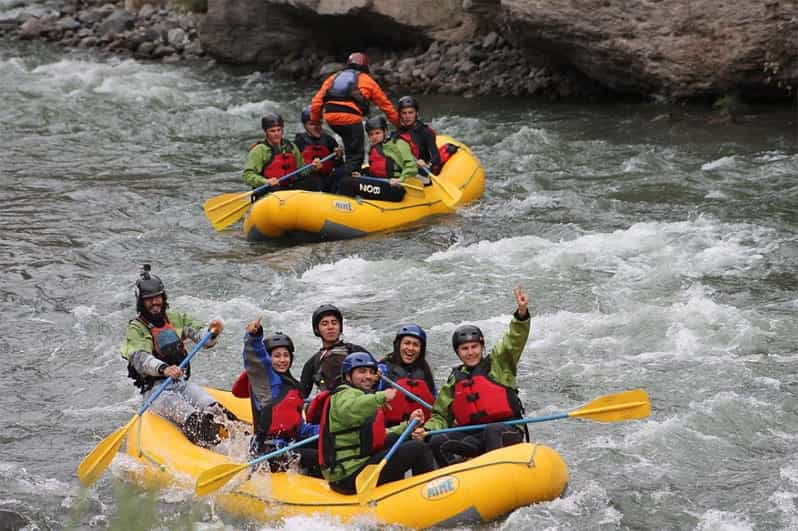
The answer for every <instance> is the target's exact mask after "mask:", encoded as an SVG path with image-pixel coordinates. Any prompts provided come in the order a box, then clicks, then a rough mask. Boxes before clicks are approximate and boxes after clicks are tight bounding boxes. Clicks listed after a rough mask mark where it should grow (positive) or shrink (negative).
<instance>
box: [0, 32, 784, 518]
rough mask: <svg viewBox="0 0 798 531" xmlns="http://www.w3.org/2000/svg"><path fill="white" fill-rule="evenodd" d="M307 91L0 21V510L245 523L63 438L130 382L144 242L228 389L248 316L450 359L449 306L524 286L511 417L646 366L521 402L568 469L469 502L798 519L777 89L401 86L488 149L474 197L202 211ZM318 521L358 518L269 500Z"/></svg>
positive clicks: (486, 306)
mask: <svg viewBox="0 0 798 531" xmlns="http://www.w3.org/2000/svg"><path fill="white" fill-rule="evenodd" d="M315 88H316V87H314V86H297V85H294V84H288V83H284V82H278V81H274V80H272V79H270V78H269V77H267V76H264V75H261V74H259V73H251V72H241V71H233V70H228V69H223V68H220V67H217V66H212V65H209V64H204V63H203V64H197V65H192V66H185V65H183V66H174V65H161V64H149V63H139V62H136V61H132V60H119V59H116V60H114V59H107V58H105V59H103V58H100V57H98V56H97V55H94V54H92V53H91V52H81V53H67V52H64V51H62V50H60V49H57V48H54V47H50V46H47V45H43V44H39V43H19V42H15V41H0V100H2V104H1V105H0V184H1V185H2V190H1V191H0V200H2V202H3V208H2V209H1V210H0V227H2V231H0V242H1V243H2V247H3V249H4V250H5V252H3V253H2V255H0V266H1V267H2V273H0V274H2V278H3V280H2V282H1V283H0V311H2V316H3V317H2V319H3V323H4V326H3V328H4V333H3V337H2V339H0V352H2V360H3V365H4V368H3V370H2V371H0V382H1V385H2V390H3V392H2V393H0V411H2V412H3V413H2V418H1V419H0V486H1V487H0V510H4V511H13V512H16V513H19V514H21V515H23V516H25V517H26V518H28V519H29V520H30V522H31V526H32V528H38V529H61V528H78V529H87V528H109V527H110V528H114V529H148V528H151V527H153V526H159V525H160V526H162V527H163V528H170V529H174V528H189V527H190V526H191V525H192V524H194V525H195V527H196V528H198V529H234V528H236V529H237V528H250V529H259V528H261V525H262V524H257V523H254V522H245V521H240V520H236V519H235V518H233V517H232V516H230V515H227V514H219V513H217V512H216V511H215V510H214V509H213V507H212V506H211V505H210V504H209V502H208V501H206V500H198V499H196V498H194V497H193V496H192V495H191V494H190V493H186V492H183V491H179V490H166V491H161V492H156V493H148V492H145V491H142V490H139V489H137V488H132V487H131V486H129V485H128V484H126V483H125V482H123V481H122V480H121V479H120V476H121V474H120V470H121V469H122V467H124V463H121V464H120V463H119V461H120V460H119V459H117V462H115V463H114V465H113V466H112V467H111V472H109V473H106V474H105V476H104V477H103V478H102V479H101V480H100V481H99V482H98V483H97V484H96V485H95V486H94V487H93V488H92V489H90V490H81V489H80V486H79V484H78V481H77V478H76V475H75V469H76V467H77V464H78V463H79V461H80V460H81V458H82V457H83V456H85V455H86V454H87V453H88V452H89V451H90V450H91V449H92V448H93V447H94V445H95V444H97V443H98V442H99V441H100V440H101V439H102V438H103V437H105V436H106V435H108V434H110V433H111V432H112V431H113V430H115V429H116V428H118V427H120V426H122V425H123V424H124V423H125V422H127V420H128V419H129V418H130V417H131V416H132V414H133V413H134V412H135V411H136V407H137V406H138V404H139V403H140V402H139V398H138V396H137V393H136V392H135V390H134V388H133V386H132V385H131V383H130V381H129V380H128V379H127V377H126V370H125V363H124V362H123V361H122V359H121V358H120V356H119V353H118V345H119V343H120V341H121V339H122V336H123V334H124V330H125V326H126V323H127V321H128V320H129V319H131V318H132V317H134V298H133V284H134V282H135V279H136V275H137V271H138V267H139V265H140V264H141V263H143V262H148V263H152V264H153V269H154V271H155V272H156V273H157V274H159V275H160V276H161V277H162V278H163V279H164V281H165V282H166V285H167V290H168V292H169V297H170V302H171V303H172V306H173V307H174V308H177V309H180V310H183V311H187V312H189V313H192V314H193V315H195V316H196V317H198V318H201V319H210V318H211V317H214V316H221V317H222V318H224V320H225V322H226V330H225V334H224V335H223V336H222V338H221V339H220V344H219V345H218V347H217V348H216V349H214V350H212V351H207V352H203V353H202V354H201V355H200V356H198V357H197V358H196V361H195V363H194V378H195V379H196V381H198V382H202V383H206V384H210V385H216V386H220V387H227V388H229V386H230V385H231V382H232V380H233V378H234V376H235V375H237V373H238V372H239V370H240V368H241V361H240V348H241V344H240V337H241V334H242V332H243V327H244V324H245V323H246V322H247V321H248V320H250V319H253V318H254V317H256V316H258V315H259V314H263V315H264V323H265V326H266V328H267V329H278V330H283V331H285V332H287V333H289V334H290V335H291V336H292V337H293V339H294V342H295V343H296V345H297V349H298V354H297V356H298V363H297V365H298V364H299V362H304V360H305V359H307V357H308V356H309V355H310V354H311V353H312V352H313V351H314V350H315V349H316V348H317V343H316V340H315V338H314V337H313V335H312V333H311V329H310V314H311V312H312V310H313V309H314V308H315V307H316V306H317V305H319V304H321V303H327V302H332V303H335V304H337V305H338V306H339V307H341V308H342V309H343V311H344V314H345V319H346V320H345V335H346V338H347V339H348V340H350V341H353V342H356V343H359V344H362V345H365V346H368V347H370V348H371V349H372V351H373V352H376V353H383V352H386V351H387V350H388V348H389V346H390V343H391V340H392V335H393V333H394V331H395V330H396V328H397V325H398V324H400V323H404V322H407V321H415V322H418V323H420V324H421V325H422V326H423V327H425V328H426V329H427V331H428V334H429V337H430V340H429V351H430V354H429V357H430V359H431V361H432V365H434V367H435V375H436V377H437V379H439V381H442V380H443V379H445V377H446V376H447V375H448V371H449V369H450V367H451V366H453V365H454V364H455V357H454V354H453V352H452V351H451V346H450V342H449V341H450V340H449V338H450V335H451V332H452V330H453V329H454V327H456V326H457V325H459V324H461V323H463V322H470V323H475V324H477V325H478V326H480V327H482V329H483V330H484V331H485V333H486V336H487V340H488V343H489V344H493V343H495V342H496V341H497V340H498V339H499V338H500V337H501V335H502V334H503V332H504V330H505V329H506V326H507V323H508V319H509V317H510V314H511V312H512V311H513V307H514V300H513V297H512V288H513V287H514V286H515V285H516V284H519V283H520V284H523V286H524V287H525V288H526V290H527V291H528V293H529V295H530V298H531V302H532V304H531V310H532V312H533V322H532V334H531V336H530V339H529V342H528V344H527V347H526V350H525V352H524V356H523V359H522V362H521V366H520V370H519V385H520V388H521V390H522V398H523V400H524V403H525V405H526V409H527V413H528V414H530V415H546V414H552V413H557V412H562V411H569V410H573V409H576V408H578V407H580V406H581V405H583V404H585V403H587V402H589V401H590V400H591V399H593V398H595V397H598V396H601V395H603V394H607V393H614V392H619V391H623V390H626V389H632V388H637V387H642V388H644V389H646V390H647V391H648V393H649V394H650V396H651V401H652V408H653V409H652V415H651V417H650V418H648V419H645V420H639V421H632V422H624V423H613V424H599V423H596V422H591V421H585V420H578V419H569V420H560V421H557V422H548V423H542V424H535V425H533V427H532V428H531V434H532V437H533V439H534V440H536V441H540V442H544V443H546V444H548V445H550V446H552V447H554V448H556V449H557V450H558V451H559V452H560V453H561V454H562V456H563V457H564V459H565V461H566V462H567V463H568V465H569V469H570V474H571V483H570V487H569V490H568V493H567V495H566V496H565V497H564V498H562V499H559V500H557V501H554V502H551V503H545V504H540V505H536V506H531V507H525V508H522V509H519V510H517V511H515V512H514V513H513V514H511V515H510V516H509V517H507V518H506V519H504V520H502V521H500V522H494V523H491V524H489V525H486V526H482V527H483V528H488V529H701V530H709V529H723V530H748V529H798V508H796V498H797V497H798V464H796V462H795V459H794V458H795V455H796V452H795V447H796V444H798V375H796V366H797V365H798V352H797V351H796V344H798V319H796V317H798V279H797V278H796V270H798V244H797V243H798V242H797V241H796V239H797V233H798V184H797V181H796V176H797V175H798V146H797V142H796V140H797V138H798V130H797V127H798V126H797V125H796V124H797V123H798V116H796V111H795V108H790V107H766V108H752V109H749V112H748V113H747V114H746V115H745V116H743V117H742V119H741V122H742V123H739V124H723V123H715V122H713V119H712V116H711V115H710V114H708V113H707V112H705V111H704V110H702V109H693V108H670V107H666V106H664V105H651V104H620V103H618V104H586V103H584V104H563V103H560V104H551V103H548V102H545V101H536V100H507V99H482V100H464V99H460V98H453V97H435V98H432V97H421V102H422V114H423V117H424V118H426V119H427V120H428V121H429V122H430V123H431V124H432V125H433V127H434V128H435V129H436V130H438V131H439V132H445V133H447V134H450V135H452V136H454V137H456V138H458V139H460V140H462V141H464V142H465V143H467V144H468V145H470V146H471V147H472V148H473V150H474V152H475V153H476V155H477V156H478V157H479V158H480V160H481V161H482V163H483V165H484V167H485V170H486V175H487V182H486V189H485V194H484V197H483V198H482V200H480V201H479V202H477V203H475V204H473V205H472V206H469V207H467V208H464V209H462V210H461V211H460V212H458V213H457V214H456V215H451V216H446V217H442V218H439V219H436V220H434V221H432V222H428V223H424V224H421V225H420V226H417V227H413V228H409V229H404V230H400V231H396V232H393V233H390V234H380V235H375V236H372V237H369V238H363V239H358V240H352V241H343V242H327V243H318V244H303V245H295V246H290V247H286V246H278V245H274V244H252V243H249V242H247V241H246V240H245V239H244V238H243V237H242V235H241V233H240V229H239V227H240V226H238V227H236V229H234V230H230V231H226V232H223V233H220V234H217V233H215V232H214V231H213V229H212V228H211V226H210V225H209V223H208V222H207V220H206V219H205V217H204V216H203V212H202V207H201V205H202V202H203V200H205V199H207V198H209V197H211V196H214V195H216V194H221V193H226V192H236V191H242V190H244V189H245V187H244V186H243V184H242V183H241V181H240V168H241V167H242V166H243V162H244V159H245V156H246V150H247V147H248V145H249V144H250V143H251V142H253V141H255V140H257V139H258V138H259V136H260V132H259V117H260V115H261V114H262V113H263V112H265V111H267V110H269V111H274V110H276V111H278V112H281V113H282V114H283V115H284V116H286V117H287V118H288V121H289V123H290V126H289V130H290V131H294V130H296V129H298V128H299V123H298V117H299V111H300V109H301V108H302V106H303V105H304V104H305V103H306V102H307V101H308V99H309V98H310V96H311V95H312V93H313V91H314V90H315ZM392 96H393V97H394V98H396V97H397V96H398V95H395V94H394V95H392ZM298 369H299V368H298V367H295V372H297V373H298ZM358 526H359V527H361V528H363V527H368V523H360V524H358ZM320 527H327V528H337V529H350V528H351V527H347V526H345V525H342V524H340V523H337V522H335V521H332V520H330V519H329V518H326V517H323V516H314V517H303V518H292V519H289V520H287V521H284V522H274V523H272V524H269V525H267V526H265V528H266V529H271V528H276V529H297V530H298V529H308V528H311V529H312V528H320Z"/></svg>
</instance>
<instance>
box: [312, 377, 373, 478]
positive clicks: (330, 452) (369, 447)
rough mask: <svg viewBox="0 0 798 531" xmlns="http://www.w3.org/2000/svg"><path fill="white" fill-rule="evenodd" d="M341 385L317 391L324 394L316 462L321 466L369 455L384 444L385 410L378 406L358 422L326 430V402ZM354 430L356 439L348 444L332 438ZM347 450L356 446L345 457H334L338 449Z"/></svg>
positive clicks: (329, 400) (331, 465)
mask: <svg viewBox="0 0 798 531" xmlns="http://www.w3.org/2000/svg"><path fill="white" fill-rule="evenodd" d="M341 389H343V386H339V387H338V389H336V390H335V391H332V392H330V391H322V392H321V393H319V395H324V397H323V398H321V399H320V400H322V401H323V407H322V412H321V419H320V425H319V442H318V449H319V466H321V467H322V468H327V469H333V468H335V467H336V466H339V465H341V464H342V463H344V462H346V461H351V460H353V459H362V458H364V457H370V456H372V455H374V454H375V453H377V452H379V451H380V450H382V449H383V448H384V447H385V434H386V431H385V414H384V412H383V409H382V408H379V409H377V413H376V414H374V415H373V416H371V417H369V418H367V419H364V420H363V422H362V423H361V424H360V425H358V426H353V427H351V428H344V429H342V430H338V431H330V404H331V403H332V397H333V395H334V394H335V393H337V392H338V391H340V390H341ZM325 393H326V394H325ZM317 398H318V397H317ZM308 418H310V417H308ZM355 432H356V433H357V434H358V439H359V440H358V442H357V443H355V444H350V445H341V444H337V441H336V439H337V438H338V436H340V435H345V434H347V433H355ZM351 450H358V452H357V453H355V454H353V455H350V456H347V457H340V458H339V457H338V453H339V452H346V451H351Z"/></svg>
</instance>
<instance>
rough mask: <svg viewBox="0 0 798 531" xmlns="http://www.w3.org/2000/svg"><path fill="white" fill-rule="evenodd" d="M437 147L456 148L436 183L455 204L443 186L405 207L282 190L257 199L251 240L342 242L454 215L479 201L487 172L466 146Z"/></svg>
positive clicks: (411, 192) (426, 189)
mask: <svg viewBox="0 0 798 531" xmlns="http://www.w3.org/2000/svg"><path fill="white" fill-rule="evenodd" d="M437 142H438V145H439V146H440V145H443V144H446V143H452V144H455V145H457V146H458V148H459V149H458V150H457V152H456V153H455V154H454V155H452V157H451V158H450V159H449V160H448V161H447V162H446V164H445V165H444V167H443V170H441V173H440V175H438V176H437V178H436V180H437V181H439V182H440V183H443V185H444V186H445V187H447V188H448V189H449V190H452V191H454V192H455V194H454V195H455V196H456V198H455V199H456V201H452V197H451V196H450V195H449V194H447V193H446V190H445V189H443V188H442V187H441V186H440V185H439V184H432V185H431V186H423V187H421V186H420V185H421V183H420V181H414V180H412V179H411V181H413V183H414V184H416V185H419V186H420V187H421V188H422V189H421V190H417V189H410V188H408V189H407V191H406V193H405V197H404V199H403V200H402V201H400V202H390V201H374V200H366V199H360V198H356V197H348V196H343V195H335V194H328V193H322V192H309V191H305V190H281V191H277V192H273V193H271V194H269V195H267V196H265V197H263V198H262V199H260V200H258V201H257V202H256V203H255V204H254V205H252V208H251V210H250V212H249V215H248V216H247V218H246V220H245V221H244V235H245V236H246V237H247V239H248V240H253V241H259V240H270V239H277V238H292V237H295V238H300V239H310V240H341V239H347V238H357V237H360V236H365V235H367V234H371V233H373V232H380V231H385V230H388V229H393V228H396V227H401V226H403V225H408V224H411V223H414V222H416V221H419V220H421V219H424V218H427V217H429V216H433V215H436V214H447V213H451V212H453V211H454V210H455V209H456V208H457V207H459V206H461V205H464V204H466V203H469V202H471V201H474V200H476V199H478V198H479V197H480V196H481V195H482V191H483V189H484V187H485V172H484V170H483V168H482V165H481V164H480V163H479V160H477V158H476V157H475V156H474V154H473V153H472V152H471V150H470V149H469V148H468V146H466V145H465V144H463V143H461V142H457V141H456V140H454V139H452V138H451V137H448V136H445V135H438V137H437Z"/></svg>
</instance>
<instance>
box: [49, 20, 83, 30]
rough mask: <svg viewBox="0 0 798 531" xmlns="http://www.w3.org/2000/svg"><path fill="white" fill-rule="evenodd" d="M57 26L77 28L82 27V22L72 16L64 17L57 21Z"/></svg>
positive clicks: (69, 28) (65, 28) (63, 28)
mask: <svg viewBox="0 0 798 531" xmlns="http://www.w3.org/2000/svg"><path fill="white" fill-rule="evenodd" d="M55 25H56V27H57V28H58V29H61V30H76V29H78V28H80V26H81V24H80V22H78V21H77V20H75V19H74V18H72V17H66V18H62V19H61V20H59V21H58V22H56V24H55Z"/></svg>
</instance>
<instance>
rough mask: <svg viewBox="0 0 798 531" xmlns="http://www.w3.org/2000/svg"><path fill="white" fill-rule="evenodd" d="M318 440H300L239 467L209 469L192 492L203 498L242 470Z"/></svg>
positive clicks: (198, 479) (233, 464) (199, 478)
mask: <svg viewBox="0 0 798 531" xmlns="http://www.w3.org/2000/svg"><path fill="white" fill-rule="evenodd" d="M318 438H319V436H318V435H314V436H312V437H308V438H307V439H302V440H301V441H297V442H295V443H293V444H289V445H288V446H286V447H285V448H280V449H279V450H275V451H273V452H269V453H268V454H265V455H262V456H260V457H258V458H257V459H253V460H252V461H250V462H249V463H246V464H244V465H240V464H238V463H224V464H222V465H216V466H215V467H213V468H209V469H208V470H206V471H204V472H203V473H202V474H200V475H199V477H198V478H197V483H196V485H195V486H194V492H195V493H196V494H197V496H205V495H207V494H210V493H212V492H215V491H217V490H219V489H220V488H222V487H223V486H224V485H225V484H226V483H227V482H228V481H230V480H231V479H233V478H234V477H235V475H236V474H238V473H239V472H241V471H242V470H246V469H247V468H249V467H251V466H255V465H257V464H258V463H262V462H263V461H266V460H267V459H271V458H272V457H277V456H278V455H281V454H284V453H285V452H288V451H290V450H293V449H294V448H298V447H300V446H302V445H304V444H308V443H311V442H313V441H316V440H318Z"/></svg>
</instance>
